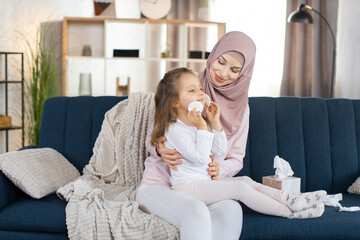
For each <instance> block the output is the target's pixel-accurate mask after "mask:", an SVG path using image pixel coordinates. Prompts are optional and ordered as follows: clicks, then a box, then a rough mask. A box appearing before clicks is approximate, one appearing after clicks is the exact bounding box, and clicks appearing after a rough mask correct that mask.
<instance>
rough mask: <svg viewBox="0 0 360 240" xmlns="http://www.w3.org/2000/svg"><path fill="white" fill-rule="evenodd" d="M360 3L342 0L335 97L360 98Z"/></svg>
mask: <svg viewBox="0 0 360 240" xmlns="http://www.w3.org/2000/svg"><path fill="white" fill-rule="evenodd" d="M359 16H360V1H359V0H340V1H339V14H338V34H337V59H336V66H337V67H336V75H335V79H336V80H335V81H336V83H335V97H342V98H357V99H359V98H360V44H359V43H360V27H359V24H358V23H359Z"/></svg>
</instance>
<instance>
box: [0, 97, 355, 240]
mask: <svg viewBox="0 0 360 240" xmlns="http://www.w3.org/2000/svg"><path fill="white" fill-rule="evenodd" d="M123 99H124V97H56V98H52V99H49V100H48V101H47V102H46V103H45V107H44V112H43V118H42V124H41V130H40V143H39V147H51V148H54V149H56V150H57V151H59V152H60V153H62V154H63V155H64V156H65V157H66V158H67V159H68V160H69V161H70V162H71V163H73V165H74V166H75V167H76V168H77V169H78V170H79V171H80V172H81V171H82V168H83V167H84V166H85V165H86V164H87V163H88V161H89V159H90V157H91V155H92V147H93V145H94V143H95V140H96V138H97V135H98V133H99V131H100V128H101V123H102V121H103V117H104V113H105V112H106V111H107V110H109V109H110V108H111V107H112V106H114V105H115V104H116V103H118V102H119V101H121V100H123ZM249 104H250V111H251V114H250V129H249V137H248V144H247V153H246V157H245V159H244V169H243V170H241V171H240V172H239V173H238V175H247V176H250V177H251V178H253V179H254V180H256V181H258V182H261V179H262V177H263V176H267V175H273V174H274V169H273V159H274V156H275V155H279V156H280V157H282V158H284V159H285V160H287V161H288V162H290V164H291V166H292V168H293V170H294V172H295V176H297V177H300V178H301V190H302V191H313V190H318V189H324V190H326V191H328V192H329V193H340V192H341V193H343V195H344V200H343V201H342V202H341V203H342V205H343V206H354V205H360V195H350V194H347V193H346V190H347V188H348V187H349V186H350V185H351V184H352V183H353V182H354V181H355V180H356V178H357V177H358V176H359V172H360V157H359V153H360V100H348V99H330V100H325V99H319V98H295V97H280V98H268V97H254V98H250V103H249ZM65 207H66V202H65V201H62V200H60V199H59V198H58V197H57V196H56V195H55V194H51V195H49V196H46V197H44V198H42V199H39V200H36V199H32V198H31V197H29V196H27V195H25V194H24V193H23V192H21V191H20V190H19V189H18V188H16V187H15V186H14V185H13V184H12V183H11V182H10V181H9V180H8V179H7V178H6V177H5V176H4V175H3V174H2V173H0V239H9V240H10V239H37V240H41V239H68V238H67V230H66V224H65ZM243 212H244V214H243V219H244V221H243V228H242V235H241V239H360V232H359V229H360V212H356V213H348V212H339V211H338V209H337V208H333V207H326V210H325V213H324V215H323V216H322V217H321V218H316V219H310V220H289V219H284V218H279V217H272V216H265V215H261V214H258V213H256V212H254V211H252V210H250V209H248V208H247V207H246V206H243Z"/></svg>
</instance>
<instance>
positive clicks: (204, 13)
mask: <svg viewBox="0 0 360 240" xmlns="http://www.w3.org/2000/svg"><path fill="white" fill-rule="evenodd" d="M209 15H210V14H209V8H208V7H201V8H199V10H198V19H199V20H201V21H209Z"/></svg>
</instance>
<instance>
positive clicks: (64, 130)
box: [39, 96, 127, 172]
mask: <svg viewBox="0 0 360 240" xmlns="http://www.w3.org/2000/svg"><path fill="white" fill-rule="evenodd" d="M126 98H127V97H116V96H101V97H91V96H81V97H54V98H50V99H48V100H47V101H46V102H45V104H44V111H43V116H42V120H41V127H40V138H39V146H40V147H50V148H53V149H55V150H57V151H58V152H60V153H61V154H62V155H64V156H65V157H66V159H68V160H69V161H70V162H71V163H72V164H73V165H74V166H75V167H76V168H77V169H78V170H79V171H80V172H81V171H82V169H83V168H84V166H85V165H86V164H88V163H89V160H90V157H91V156H92V148H93V147H94V144H95V141H96V139H97V136H98V134H99V132H100V129H101V125H102V122H103V120H104V115H105V113H106V112H107V111H108V110H109V109H111V108H112V107H113V106H114V105H116V104H117V103H118V102H120V101H122V100H124V99H126ZM54 116H56V117H54Z"/></svg>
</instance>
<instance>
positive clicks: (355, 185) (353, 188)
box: [347, 177, 360, 194]
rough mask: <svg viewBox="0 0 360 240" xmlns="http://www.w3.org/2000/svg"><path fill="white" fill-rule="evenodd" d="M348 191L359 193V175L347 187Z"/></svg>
mask: <svg viewBox="0 0 360 240" xmlns="http://www.w3.org/2000/svg"><path fill="white" fill-rule="evenodd" d="M347 191H348V192H349V193H353V194H360V177H358V178H357V179H356V181H355V182H354V183H353V184H352V185H351V186H350V187H349V188H348V190H347Z"/></svg>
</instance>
